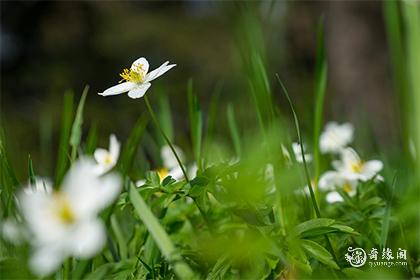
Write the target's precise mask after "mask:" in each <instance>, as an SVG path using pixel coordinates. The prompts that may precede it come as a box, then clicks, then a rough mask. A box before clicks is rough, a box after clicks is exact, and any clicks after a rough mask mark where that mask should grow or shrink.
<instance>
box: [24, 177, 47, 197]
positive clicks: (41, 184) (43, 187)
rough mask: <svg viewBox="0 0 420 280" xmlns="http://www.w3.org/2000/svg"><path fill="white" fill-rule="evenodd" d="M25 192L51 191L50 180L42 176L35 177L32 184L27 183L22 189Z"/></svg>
mask: <svg viewBox="0 0 420 280" xmlns="http://www.w3.org/2000/svg"><path fill="white" fill-rule="evenodd" d="M23 191H24V192H25V193H26V194H33V193H39V192H45V193H51V192H52V191H53V188H52V183H51V180H50V179H48V178H43V177H35V182H34V184H31V183H28V185H27V186H26V187H25V188H24V189H23Z"/></svg>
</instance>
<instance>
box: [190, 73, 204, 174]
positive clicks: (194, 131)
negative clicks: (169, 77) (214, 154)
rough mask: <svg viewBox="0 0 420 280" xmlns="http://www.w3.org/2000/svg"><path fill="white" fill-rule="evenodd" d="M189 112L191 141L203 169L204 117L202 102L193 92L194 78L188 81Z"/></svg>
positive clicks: (198, 163) (196, 157) (195, 155)
mask: <svg viewBox="0 0 420 280" xmlns="http://www.w3.org/2000/svg"><path fill="white" fill-rule="evenodd" d="M187 92H188V112H189V118H190V127H191V141H192V147H193V151H194V157H195V161H196V162H197V165H198V166H199V168H200V169H201V141H202V137H201V136H202V130H203V119H202V115H201V110H200V104H199V103H198V100H197V96H196V95H195V94H194V93H193V83H192V79H190V80H189V81H188V90H187Z"/></svg>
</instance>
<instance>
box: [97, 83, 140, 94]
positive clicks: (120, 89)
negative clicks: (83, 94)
mask: <svg viewBox="0 0 420 280" xmlns="http://www.w3.org/2000/svg"><path fill="white" fill-rule="evenodd" d="M135 86H136V84H135V83H132V82H124V83H121V84H118V85H116V86H113V87H110V88H108V89H106V90H105V91H104V92H100V93H98V94H99V95H102V96H108V95H117V94H121V93H124V92H127V91H130V90H132V89H133V88H134V87H135Z"/></svg>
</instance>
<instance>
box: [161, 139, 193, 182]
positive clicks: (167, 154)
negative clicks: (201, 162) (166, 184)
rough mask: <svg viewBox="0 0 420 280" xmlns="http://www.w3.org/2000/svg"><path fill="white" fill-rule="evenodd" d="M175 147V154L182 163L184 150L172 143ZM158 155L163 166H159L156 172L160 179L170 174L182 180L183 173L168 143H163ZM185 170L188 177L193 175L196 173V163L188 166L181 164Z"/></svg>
mask: <svg viewBox="0 0 420 280" xmlns="http://www.w3.org/2000/svg"><path fill="white" fill-rule="evenodd" d="M172 146H173V147H174V149H175V152H176V154H177V155H178V157H179V159H180V160H181V163H183V164H184V162H185V155H184V152H183V151H182V150H181V148H180V147H178V146H176V145H172ZM160 156H161V158H162V162H163V168H159V169H158V170H157V173H158V175H159V177H160V178H161V180H163V179H164V178H166V177H167V176H171V177H172V178H174V179H175V180H182V179H183V178H184V174H183V173H182V168H181V166H179V163H178V161H177V160H176V157H175V155H174V154H173V152H172V150H171V148H170V147H169V146H168V145H165V146H163V147H162V148H161V150H160ZM183 167H184V168H185V170H186V171H187V175H188V177H195V175H196V173H197V169H198V167H197V164H196V163H193V164H191V165H189V166H185V165H183Z"/></svg>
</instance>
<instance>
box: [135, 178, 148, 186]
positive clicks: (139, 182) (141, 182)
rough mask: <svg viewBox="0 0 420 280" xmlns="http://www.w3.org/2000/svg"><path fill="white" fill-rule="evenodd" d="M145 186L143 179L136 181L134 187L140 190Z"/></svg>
mask: <svg viewBox="0 0 420 280" xmlns="http://www.w3.org/2000/svg"><path fill="white" fill-rule="evenodd" d="M145 184H146V180H145V179H140V180H137V181H136V187H137V188H140V187H143V186H144V185H145Z"/></svg>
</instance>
